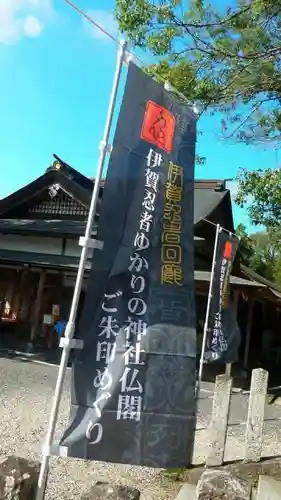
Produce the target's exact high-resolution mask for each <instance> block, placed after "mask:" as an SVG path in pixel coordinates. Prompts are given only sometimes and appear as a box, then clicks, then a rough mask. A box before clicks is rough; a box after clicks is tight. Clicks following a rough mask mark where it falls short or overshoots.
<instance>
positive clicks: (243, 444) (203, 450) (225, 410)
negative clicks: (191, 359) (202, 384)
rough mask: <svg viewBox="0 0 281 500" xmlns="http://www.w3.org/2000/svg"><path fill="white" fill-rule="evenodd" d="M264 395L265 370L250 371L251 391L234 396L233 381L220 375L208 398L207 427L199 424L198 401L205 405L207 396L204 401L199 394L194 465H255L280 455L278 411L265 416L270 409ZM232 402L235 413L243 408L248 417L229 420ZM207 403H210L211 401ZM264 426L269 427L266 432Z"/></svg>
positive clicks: (277, 409)
mask: <svg viewBox="0 0 281 500" xmlns="http://www.w3.org/2000/svg"><path fill="white" fill-rule="evenodd" d="M267 392H268V372H267V371H266V370H263V369H256V370H253V372H252V378H251V386H250V391H248V393H247V394H245V393H242V392H237V393H236V392H235V393H234V392H233V391H232V378H231V377H228V376H227V375H219V376H218V377H217V378H216V382H215V388H214V393H213V395H212V396H211V399H212V412H211V418H210V421H209V422H208V425H207V426H206V425H205V426H204V425H203V426H202V425H200V402H201V403H202V402H204V400H205V402H206V400H207V399H210V396H206V397H205V398H204V396H202V395H201V393H200V396H199V397H198V407H199V414H198V415H197V426H196V433H195V444H194V454H193V464H194V465H199V464H205V465H207V466H219V465H222V464H223V463H224V462H234V461H237V460H243V461H254V462H257V461H259V460H260V459H261V458H262V457H273V456H281V408H280V409H279V408H275V409H274V410H273V413H275V415H274V416H273V417H272V416H271V417H266V410H267V409H268V408H269V407H268V405H267ZM236 398H240V399H236ZM235 399H236V406H237V405H238V410H239V405H243V404H244V405H246V409H247V415H246V420H244V421H238V422H231V421H229V416H230V407H231V405H232V406H233V404H234V406H235ZM209 403H210V404H211V401H210V402H209ZM247 406H248V408H247ZM271 408H272V407H271ZM241 412H242V409H241ZM242 413H243V412H242ZM279 415H280V416H279ZM201 420H202V419H201ZM265 424H267V425H269V429H267V430H266V432H265V428H264V427H265Z"/></svg>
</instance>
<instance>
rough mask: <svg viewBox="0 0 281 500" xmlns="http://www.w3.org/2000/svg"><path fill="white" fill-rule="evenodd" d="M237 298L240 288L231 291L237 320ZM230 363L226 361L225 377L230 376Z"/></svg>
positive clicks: (238, 297)
mask: <svg viewBox="0 0 281 500" xmlns="http://www.w3.org/2000/svg"><path fill="white" fill-rule="evenodd" d="M239 299H240V290H234V293H233V309H234V311H235V317H236V320H237V314H238V305H239ZM231 366H232V365H231V363H227V364H226V365H225V375H226V376H227V377H230V376H231Z"/></svg>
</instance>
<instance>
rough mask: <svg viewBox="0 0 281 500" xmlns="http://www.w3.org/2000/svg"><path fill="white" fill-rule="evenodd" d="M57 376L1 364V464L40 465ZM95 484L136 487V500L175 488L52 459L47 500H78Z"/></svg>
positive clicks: (141, 474) (133, 473) (164, 497)
mask: <svg viewBox="0 0 281 500" xmlns="http://www.w3.org/2000/svg"><path fill="white" fill-rule="evenodd" d="M56 374H57V368H55V367H52V366H47V365H39V364H35V363H30V362H27V361H25V362H24V361H21V360H19V359H5V358H1V359H0V381H1V386H0V403H1V404H0V460H2V459H3V458H5V457H6V456H8V455H13V454H14V455H17V456H21V457H26V458H31V459H35V460H39V459H40V453H41V448H42V444H43V440H44V438H45V434H46V429H47V424H48V419H49V414H50V407H51V400H52V394H53V390H54V387H55V383H56ZM69 375H70V371H69V370H68V373H67V377H66V384H65V388H64V392H63V398H62V404H61V412H60V418H59V425H58V426H57V432H58V434H61V433H62V431H63V429H65V426H66V424H67V419H68V414H69V398H68V395H69V391H68V388H69V379H70V377H69ZM96 481H109V482H113V483H119V484H124V485H127V486H132V487H136V488H138V489H139V490H140V491H141V500H152V499H153V500H170V499H172V498H174V497H175V496H176V493H177V491H178V490H179V487H180V485H177V484H174V483H172V482H170V481H168V480H167V479H165V478H164V477H163V475H162V474H160V471H158V470H155V469H149V468H144V467H133V466H122V465H116V464H108V463H104V462H91V461H89V462H88V461H82V460H74V459H71V458H68V459H62V458H52V459H51V468H50V475H49V482H48V489H47V494H46V499H49V500H51V499H52V500H72V499H76V498H77V499H79V498H80V497H81V495H82V493H83V491H85V490H87V489H89V487H90V486H91V485H92V484H93V483H95V482H96Z"/></svg>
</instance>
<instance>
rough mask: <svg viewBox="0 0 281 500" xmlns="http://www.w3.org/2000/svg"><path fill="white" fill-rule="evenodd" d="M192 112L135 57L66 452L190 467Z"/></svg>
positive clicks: (85, 318)
mask: <svg viewBox="0 0 281 500" xmlns="http://www.w3.org/2000/svg"><path fill="white" fill-rule="evenodd" d="M195 129H196V119H195V115H194V114H193V112H192V110H191V109H190V108H189V107H187V106H185V105H182V104H178V103H177V102H175V101H174V100H173V98H172V96H171V94H170V93H168V92H167V91H166V90H165V89H164V87H163V86H162V85H160V84H158V83H156V82H155V81H154V80H153V79H152V78H150V77H148V76H147V75H146V74H144V73H143V72H142V71H141V70H140V69H139V68H137V67H136V66H135V65H134V64H132V63H130V65H129V70H128V77H127V83H126V88H125V93H124V97H123V102H122V105H121V110H120V114H119V119H118V123H117V128H116V133H115V138H114V142H113V149H112V154H111V158H110V162H109V167H108V172H107V178H106V181H105V187H104V192H103V198H102V204H101V212H100V221H99V227H98V235H97V238H98V239H99V240H101V241H103V242H104V248H103V250H102V251H98V252H95V254H94V258H93V261H92V271H91V275H90V278H89V283H88V289H87V295H86V299H85V305H84V309H83V313H82V319H81V322H80V325H79V327H78V331H77V332H76V337H77V338H80V339H83V341H84V348H83V349H82V351H78V352H77V356H76V359H75V362H74V365H73V370H72V393H71V421H70V424H69V427H68V429H67V430H66V432H65V433H64V436H63V438H62V440H61V445H63V446H66V447H67V448H68V455H69V456H74V457H78V458H83V459H90V460H104V461H110V462H119V463H124V464H136V465H146V466H149V467H161V468H162V467H163V468H167V467H184V466H186V465H187V463H188V462H189V460H190V457H191V452H192V448H193V438H194V427H195V399H194V393H195V378H196V375H195V374H196V366H195V359H196V331H195V301H194V264H193V253H194V248H193V193H194V155H195V135H196V131H195Z"/></svg>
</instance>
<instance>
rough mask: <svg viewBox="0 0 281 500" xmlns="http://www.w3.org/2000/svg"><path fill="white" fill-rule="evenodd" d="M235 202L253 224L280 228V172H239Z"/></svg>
mask: <svg viewBox="0 0 281 500" xmlns="http://www.w3.org/2000/svg"><path fill="white" fill-rule="evenodd" d="M237 180H238V191H237V196H236V197H235V201H236V203H237V204H238V205H240V206H241V207H245V206H246V205H247V204H248V205H249V206H248V207H247V211H248V213H249V216H250V219H251V221H252V223H253V224H256V225H263V226H265V227H266V228H271V229H276V230H277V232H278V230H279V228H280V226H281V170H280V169H271V168H268V169H266V170H252V171H247V170H240V173H239V175H238V179H237Z"/></svg>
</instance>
